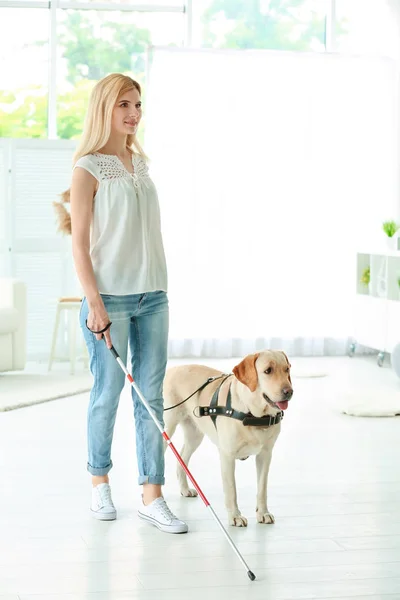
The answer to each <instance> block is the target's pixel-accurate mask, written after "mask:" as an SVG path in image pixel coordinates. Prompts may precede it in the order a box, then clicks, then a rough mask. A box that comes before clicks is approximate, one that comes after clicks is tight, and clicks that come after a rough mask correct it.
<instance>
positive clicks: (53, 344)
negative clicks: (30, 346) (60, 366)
mask: <svg viewBox="0 0 400 600" xmlns="http://www.w3.org/2000/svg"><path fill="white" fill-rule="evenodd" d="M60 312H61V310H60V305H59V304H57V308H56V319H55V323H54V329H53V339H52V342H51V348H50V357H49V365H48V370H49V371H51V367H52V365H53V361H54V358H55V351H56V345H57V337H58V327H59V325H60Z"/></svg>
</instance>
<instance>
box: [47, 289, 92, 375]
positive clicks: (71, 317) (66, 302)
mask: <svg viewBox="0 0 400 600" xmlns="http://www.w3.org/2000/svg"><path fill="white" fill-rule="evenodd" d="M81 303H82V298H79V297H76V296H75V297H74V296H72V297H63V298H59V299H58V302H57V307H56V320H55V323H54V330H53V339H52V342H51V350H50V358H49V367H48V369H49V371H51V367H52V365H53V361H54V360H55V359H56V358H57V357H56V356H55V351H56V345H57V339H58V329H59V326H60V320H61V313H62V312H63V311H67V319H68V334H67V335H68V351H69V362H70V373H71V375H73V374H74V373H75V361H76V359H77V355H76V327H77V321H78V316H79V311H80V309H81ZM82 341H83V356H82V357H79V358H82V360H83V365H84V367H85V369H87V367H88V352H87V348H86V344H85V339H84V338H83V336H82Z"/></svg>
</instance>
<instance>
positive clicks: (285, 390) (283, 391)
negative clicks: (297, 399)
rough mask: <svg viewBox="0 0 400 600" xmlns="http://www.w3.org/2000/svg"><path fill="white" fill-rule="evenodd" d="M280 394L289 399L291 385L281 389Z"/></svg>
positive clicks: (291, 393)
mask: <svg viewBox="0 0 400 600" xmlns="http://www.w3.org/2000/svg"><path fill="white" fill-rule="evenodd" d="M282 396H283V397H284V398H285V400H290V398H291V397H292V396H293V390H292V388H291V387H286V388H283V389H282Z"/></svg>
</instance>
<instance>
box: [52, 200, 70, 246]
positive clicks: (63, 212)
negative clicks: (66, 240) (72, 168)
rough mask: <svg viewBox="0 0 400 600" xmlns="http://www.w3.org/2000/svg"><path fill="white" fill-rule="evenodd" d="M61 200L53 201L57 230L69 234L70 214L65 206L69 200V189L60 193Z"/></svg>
mask: <svg viewBox="0 0 400 600" xmlns="http://www.w3.org/2000/svg"><path fill="white" fill-rule="evenodd" d="M60 197H61V202H53V206H54V209H55V211H56V216H57V221H58V229H57V230H58V231H60V232H61V233H62V234H64V235H71V231H72V229H71V215H70V213H69V211H68V210H67V208H66V206H65V205H66V204H69V202H70V190H69V189H68V190H66V191H65V192H63V193H62V194H60Z"/></svg>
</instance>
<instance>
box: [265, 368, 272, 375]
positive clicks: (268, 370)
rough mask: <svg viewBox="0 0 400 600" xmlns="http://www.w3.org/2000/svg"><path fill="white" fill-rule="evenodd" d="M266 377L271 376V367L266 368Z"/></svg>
mask: <svg viewBox="0 0 400 600" xmlns="http://www.w3.org/2000/svg"><path fill="white" fill-rule="evenodd" d="M265 373H266V375H271V373H272V367H268V369H266V370H265Z"/></svg>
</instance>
